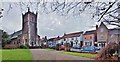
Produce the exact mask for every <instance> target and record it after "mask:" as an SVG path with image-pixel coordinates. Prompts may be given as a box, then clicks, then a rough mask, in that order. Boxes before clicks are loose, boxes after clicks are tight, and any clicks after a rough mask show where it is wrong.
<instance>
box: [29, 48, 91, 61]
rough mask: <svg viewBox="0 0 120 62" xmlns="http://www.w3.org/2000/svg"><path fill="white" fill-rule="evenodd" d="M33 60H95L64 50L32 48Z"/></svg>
mask: <svg viewBox="0 0 120 62" xmlns="http://www.w3.org/2000/svg"><path fill="white" fill-rule="evenodd" d="M30 51H31V53H32V57H33V60H93V59H89V58H84V57H78V56H73V55H67V54H62V53H60V52H62V51H56V50H45V49H31V50H30Z"/></svg>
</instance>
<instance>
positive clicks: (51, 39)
mask: <svg viewBox="0 0 120 62" xmlns="http://www.w3.org/2000/svg"><path fill="white" fill-rule="evenodd" d="M60 39H62V37H55V38H50V39H48V41H56V40H60Z"/></svg>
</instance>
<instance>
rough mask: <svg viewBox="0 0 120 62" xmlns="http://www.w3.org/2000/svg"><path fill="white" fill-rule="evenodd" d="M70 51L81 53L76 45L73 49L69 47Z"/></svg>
mask: <svg viewBox="0 0 120 62" xmlns="http://www.w3.org/2000/svg"><path fill="white" fill-rule="evenodd" d="M70 51H74V52H80V51H81V48H80V47H79V46H77V45H76V46H74V47H71V48H70Z"/></svg>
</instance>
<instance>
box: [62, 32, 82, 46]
mask: <svg viewBox="0 0 120 62" xmlns="http://www.w3.org/2000/svg"><path fill="white" fill-rule="evenodd" d="M82 37H83V31H81V32H75V33H69V34H64V36H63V40H62V42H63V43H70V46H71V47H72V48H81V47H82V46H83V40H82Z"/></svg>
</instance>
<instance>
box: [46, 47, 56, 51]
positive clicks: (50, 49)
mask: <svg viewBox="0 0 120 62" xmlns="http://www.w3.org/2000/svg"><path fill="white" fill-rule="evenodd" d="M45 49H46V50H48V51H52V50H54V49H52V48H45Z"/></svg>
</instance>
